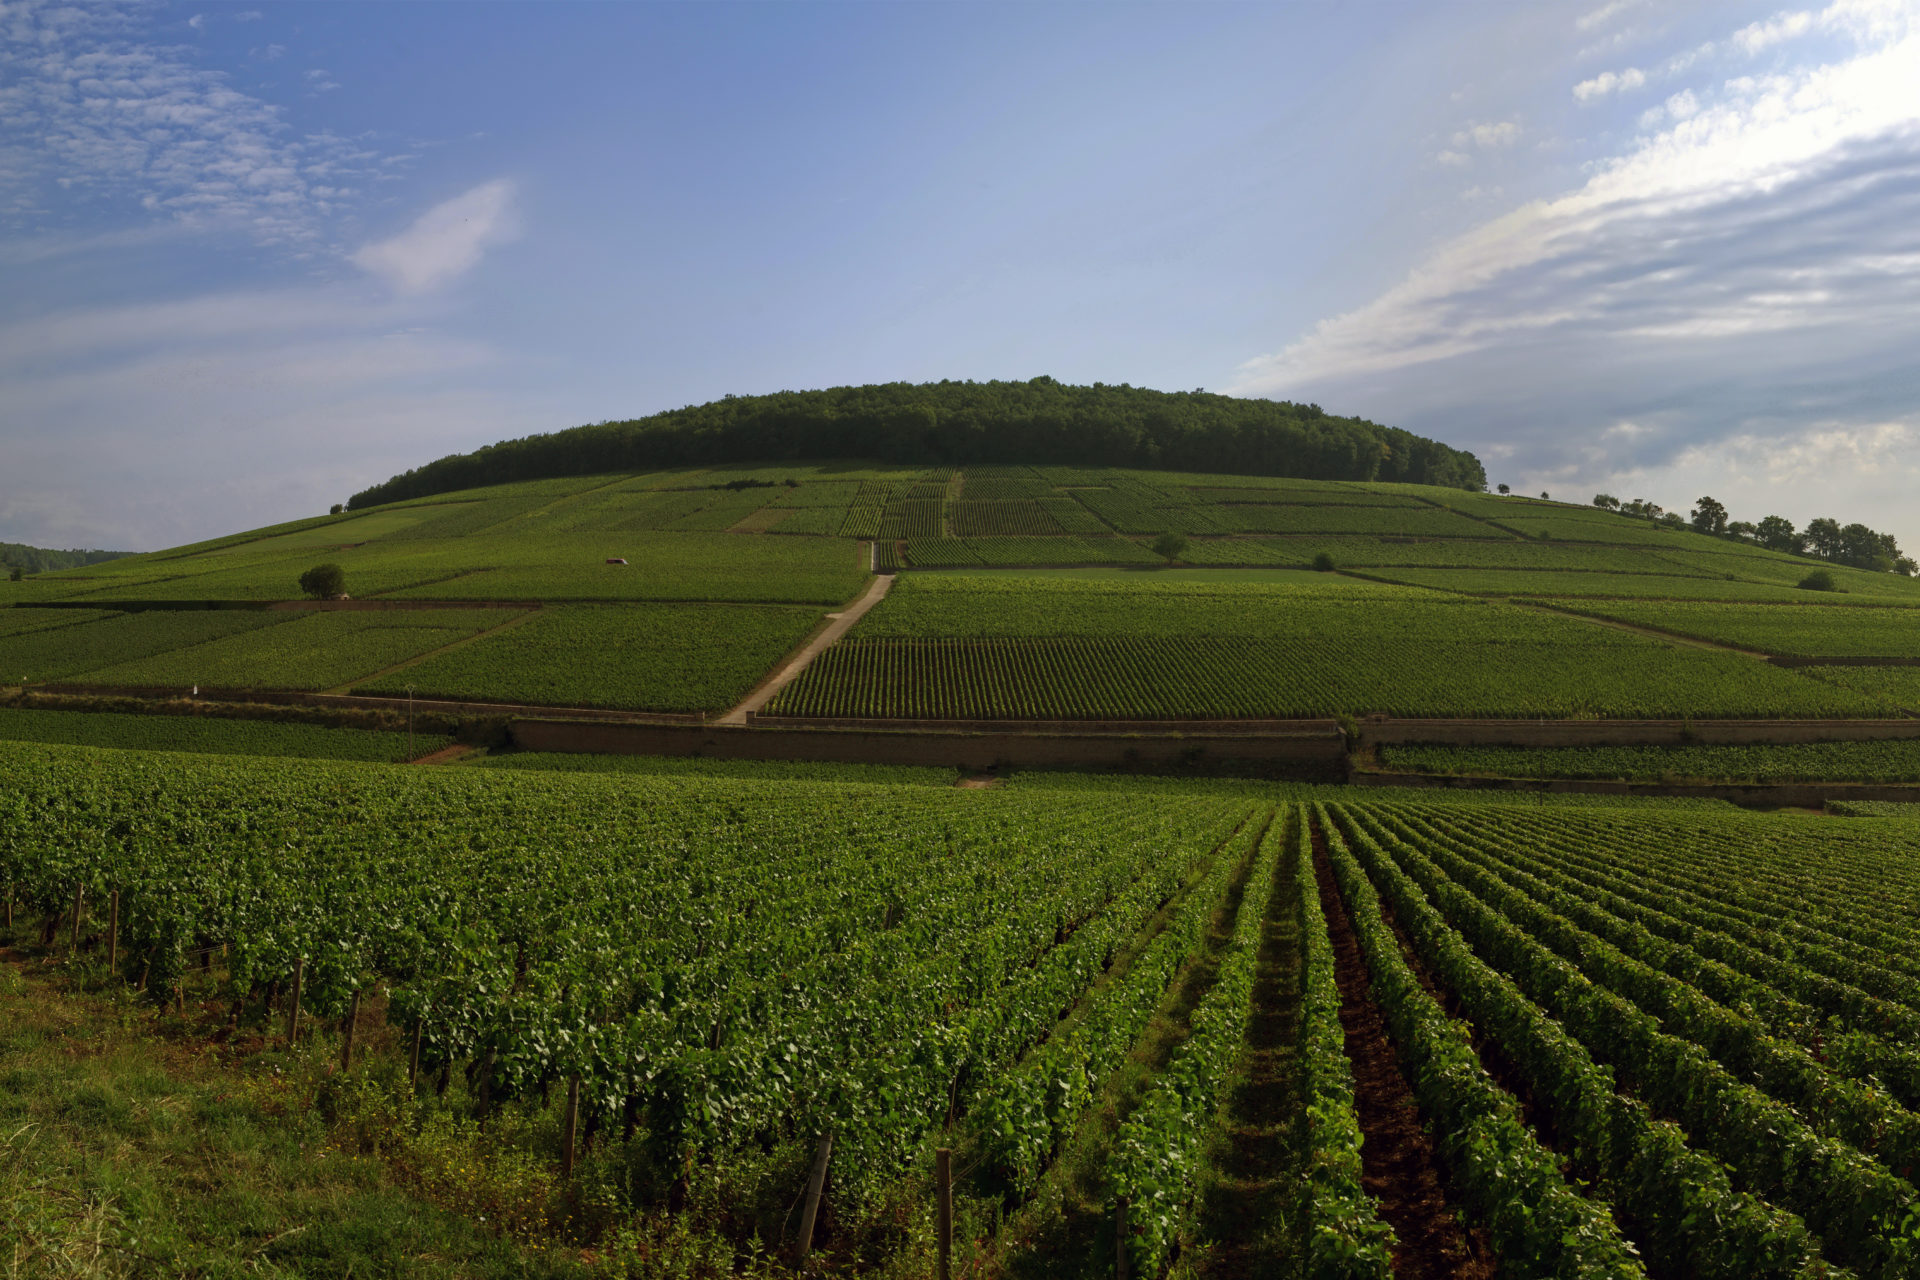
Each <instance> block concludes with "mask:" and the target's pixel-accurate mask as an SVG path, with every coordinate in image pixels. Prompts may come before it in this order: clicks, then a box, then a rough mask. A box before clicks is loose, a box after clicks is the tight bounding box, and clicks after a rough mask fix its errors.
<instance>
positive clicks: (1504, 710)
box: [0, 462, 1920, 720]
mask: <svg viewBox="0 0 1920 1280" xmlns="http://www.w3.org/2000/svg"><path fill="white" fill-rule="evenodd" d="M1167 531H1176V532H1178V533H1181V534H1183V535H1184V536H1185V545H1184V547H1183V548H1182V549H1181V550H1179V551H1178V553H1177V555H1178V560H1179V563H1178V565H1177V566H1176V567H1169V566H1168V564H1167V562H1166V560H1165V559H1164V558H1163V557H1161V556H1159V555H1157V554H1156V553H1155V551H1154V550H1153V543H1154V541H1155V537H1156V535H1158V534H1160V533H1163V532H1167ZM322 562H331V563H337V564H338V565H340V566H341V568H342V570H343V571H344V573H345V578H346V589H347V591H348V593H349V594H350V595H351V596H352V597H353V599H352V600H348V601H337V602H322V601H306V600H302V599H300V598H299V596H300V592H299V588H298V585H297V584H298V581H299V578H300V576H301V574H302V573H303V572H304V571H305V570H307V569H308V568H311V567H313V566H314V565H316V564H319V563H322ZM1316 563H1318V564H1321V565H1325V566H1329V567H1330V568H1331V570H1332V571H1331V572H1320V573H1316V572H1312V571H1311V567H1312V566H1314V565H1315V564H1316ZM1809 567H1811V566H1810V562H1809V561H1806V560H1803V559H1800V558H1796V557H1793V556H1787V555H1783V554H1779V553H1775V552H1769V551H1764V550H1761V549H1759V548H1757V547H1754V546H1752V545H1751V544H1748V543H1744V542H1741V541H1738V540H1733V539H1728V538H1716V537H1710V536H1707V535H1704V534H1699V533H1695V532H1692V531H1691V530H1686V529H1675V528H1671V527H1667V526H1662V525H1658V524H1655V523H1653V522H1650V521H1647V520H1643V519H1637V518H1633V517H1629V516H1623V515H1619V514H1614V513H1609V512H1605V511H1597V510H1594V509H1591V508H1581V507H1573V506H1569V505H1566V504H1556V503H1548V502H1538V501H1534V500H1531V499H1524V498H1506V497H1495V496H1492V495H1488V494H1482V493H1472V492H1466V491H1463V490H1459V489H1446V488H1437V487H1433V486H1421V485H1401V484H1388V483H1371V484H1361V483H1345V482H1335V481H1317V480H1300V479H1281V478H1261V477H1248V476H1238V475H1231V474H1223V473H1214V474H1194V473H1175V472H1164V471H1136V470H1121V469H1108V468H1093V467H1018V466H982V467H968V468H964V469H953V468H922V467H898V466H875V465H872V464H861V463H851V462H848V463H815V464H805V463H780V464H774V465H762V466H757V467H756V466H735V467H719V468H685V469H680V470H673V471H655V472H647V473H643V474H638V475H633V474H603V475H596V476H589V477H563V478H554V479H547V480H539V481H529V482H523V483H519V484H514V485H504V486H496V487H492V488H487V489H477V490H467V491H461V492H457V493H450V494H441V495H433V496H431V497H427V498H422V499H414V500H411V501H406V502H400V503H394V504H389V505H387V506H382V507H377V508H369V509H363V510H359V511H353V512H346V513H342V514H340V515H336V516H323V517H317V518H315V519H311V520H305V521H297V522H294V523H291V524H286V525H281V526H276V527H274V528H269V529H261V530H255V531H252V532H250V533H245V534H237V535H234V536H232V537H229V538H224V539H218V540H214V541H211V542H207V543H202V544H198V545H195V546H191V547H182V548H176V549H173V550H170V551H164V552H157V553H153V554H151V555H142V556H134V557H128V558H126V559H123V560H117V561H114V562H112V563H110V564H104V565H97V566H93V567H90V568H85V569H78V570H72V571H63V572H58V573H48V574H40V575H35V576H33V577H30V578H27V579H26V580H25V581H23V582H20V583H0V605H3V606H11V607H4V608H0V678H4V681H5V683H6V684H8V685H12V686H16V687H17V686H19V685H20V684H22V683H23V682H24V683H26V684H28V685H75V686H85V687H89V688H109V689H119V690H141V691H151V692H156V693H158V692H180V691H185V690H188V689H192V688H194V687H198V688H200V689H201V690H202V691H203V692H204V691H207V690H213V691H220V692H241V691H250V690H282V691H306V692H330V693H348V692H354V693H367V694H379V695H395V696H404V695H405V694H406V693H407V692H408V691H409V690H410V689H411V690H412V691H413V692H414V693H416V694H417V695H419V696H422V697H442V698H450V699H456V700H467V701H476V702H489V703H507V704H531V705H538V706H572V707H597V708H605V709H613V710H627V711H650V712H675V713H682V714H689V715H692V714H698V715H705V716H711V715H713V714H715V713H717V712H721V711H723V710H725V709H726V708H728V707H729V706H732V705H734V704H735V703H737V702H738V701H739V700H740V699H741V698H742V697H743V696H744V695H745V694H746V693H747V692H748V691H749V690H750V689H752V688H753V687H754V685H756V684H757V683H758V682H759V681H760V680H761V679H762V678H763V677H765V676H766V675H767V674H768V673H769V672H770V671H772V670H773V669H775V668H776V667H777V666H778V665H779V664H780V663H781V662H782V659H783V657H784V656H785V655H788V654H790V653H792V652H794V651H796V650H798V649H799V648H801V647H802V646H803V645H804V644H805V642H806V641H807V639H808V637H809V636H810V635H812V634H814V633H815V632H816V631H817V629H818V628H820V627H821V626H822V625H824V623H823V614H824V613H825V612H826V611H828V610H834V609H837V608H838V607H840V606H843V605H845V604H846V603H847V602H849V601H851V600H853V599H854V598H855V597H856V596H858V595H859V594H860V593H861V592H862V591H863V590H864V588H865V585H866V583H867V582H868V581H870V577H871V574H872V572H873V571H875V570H879V571H888V570H905V571H906V572H905V574H904V576H903V578H902V585H901V586H900V587H899V588H897V589H896V590H895V591H894V592H893V593H892V594H891V595H890V596H889V597H888V598H887V599H886V600H885V601H883V602H882V603H881V604H880V605H879V607H877V608H876V609H875V610H874V611H873V612H872V613H871V614H869V615H867V616H866V617H865V618H864V619H862V620H861V621H860V622H858V623H857V624H856V625H854V626H853V627H852V629H851V631H850V632H849V633H848V634H847V635H846V636H845V637H844V638H842V639H840V640H838V641H837V642H836V643H835V644H834V645H833V646H831V647H830V648H828V649H827V650H826V651H825V653H824V654H822V655H821V657H820V658H819V660H818V661H817V662H816V663H815V664H814V665H813V666H811V667H809V668H808V669H806V670H805V671H804V672H802V673H800V675H799V678H798V679H797V680H795V681H794V682H793V683H792V684H791V685H789V686H787V688H786V689H785V690H783V691H782V693H781V694H780V696H779V698H778V699H777V700H776V701H775V702H774V703H772V704H771V705H770V706H769V708H768V711H769V713H770V714H773V715H778V716H786V717H800V718H807V719H819V718H822V717H824V718H847V717H853V718H858V719H875V718H879V719H900V718H933V719H979V718H988V719H994V718H1014V719H1020V718H1031V717H1043V718H1058V719H1082V718H1098V719H1161V720H1179V719H1188V718H1195V717H1215V718H1243V717H1256V718H1264V717H1275V716H1282V717H1285V716H1327V715H1334V714H1350V715H1359V714H1366V713H1370V712H1386V713H1391V714H1398V715H1410V716H1476V717H1505V716H1527V717H1537V716H1653V717H1663V716H1676V717H1677V716H1689V715H1693V716H1794V717H1822V716H1898V715H1901V714H1903V709H1913V710H1920V679H1917V678H1916V677H1920V626H1916V625H1915V624H1916V623H1920V583H1916V582H1914V581H1912V580H1910V579H1906V578H1903V577H1899V576H1897V575H1893V574H1886V573H1867V572H1863V571H1858V570H1850V569H1845V568H1839V567H1834V568H1832V570H1831V572H1832V573H1833V575H1834V577H1835V580H1836V583H1837V585H1838V586H1839V587H1840V588H1841V590H1839V591H1835V592H1814V591H1806V590H1802V589H1800V588H1798V587H1797V586H1796V584H1797V583H1798V582H1799V581H1800V579H1801V578H1802V577H1803V576H1804V575H1805V573H1806V571H1807V570H1808V568H1809ZM923 570H941V572H921V571H923Z"/></svg>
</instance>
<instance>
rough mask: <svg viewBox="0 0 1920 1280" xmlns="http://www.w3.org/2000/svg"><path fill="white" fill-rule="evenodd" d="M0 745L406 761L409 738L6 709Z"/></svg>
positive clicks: (416, 745)
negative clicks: (18, 743)
mask: <svg viewBox="0 0 1920 1280" xmlns="http://www.w3.org/2000/svg"><path fill="white" fill-rule="evenodd" d="M0 741H7V742H45V743H59V744H62V745H65V746H82V747H116V748H119V749H121V750H130V751H190V752H198V753H205V754H212V755H230V756H300V757H307V758H311V759H316V760H373V761H387V762H392V761H399V760H405V759H406V758H407V743H408V738H407V735H406V734H405V733H390V732H382V731H378V730H367V729H329V728H324V727H322V726H319V725H306V724H276V723H273V722H270V721H263V720H228V719H218V718H215V717H211V716H180V715H144V714H116V713H113V712H99V711H46V710H30V709H22V708H16V707H7V708H4V709H0ZM452 742H453V739H452V738H449V737H447V736H445V735H444V734H432V733H421V734H418V735H416V736H415V737H414V739H413V750H414V754H415V755H416V756H421V755H426V754H427V753H429V752H433V751H438V750H439V749H440V748H442V747H445V746H448V745H450V744H451V743H452Z"/></svg>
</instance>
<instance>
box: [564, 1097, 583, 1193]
mask: <svg viewBox="0 0 1920 1280" xmlns="http://www.w3.org/2000/svg"><path fill="white" fill-rule="evenodd" d="M579 1132H580V1077H579V1076H569V1077H567V1122H566V1124H565V1125H564V1126H562V1130H561V1136H560V1176H561V1177H563V1178H571V1177H572V1176H573V1142H574V1138H575V1137H576V1136H577V1135H578V1134H579Z"/></svg>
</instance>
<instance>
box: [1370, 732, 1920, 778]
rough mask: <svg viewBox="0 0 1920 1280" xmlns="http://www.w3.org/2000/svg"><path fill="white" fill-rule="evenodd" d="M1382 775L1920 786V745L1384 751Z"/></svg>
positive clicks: (1408, 748)
mask: <svg viewBox="0 0 1920 1280" xmlns="http://www.w3.org/2000/svg"><path fill="white" fill-rule="evenodd" d="M1380 764H1381V767H1382V768H1385V769H1391V770H1395V771H1406V772H1413V773H1446V774H1482V775H1491V776H1494V777H1509V778H1619V779H1625V780H1628V781H1653V782H1657V781H1660V780H1662V779H1673V780H1684V779H1706V780H1712V781H1716V782H1920V742H1913V741H1894V742H1810V743H1802V744H1793V745H1778V746H1711V747H1708V746H1687V747H1452V746H1437V745H1432V744H1415V745H1409V746H1383V747H1382V748H1381V749H1380Z"/></svg>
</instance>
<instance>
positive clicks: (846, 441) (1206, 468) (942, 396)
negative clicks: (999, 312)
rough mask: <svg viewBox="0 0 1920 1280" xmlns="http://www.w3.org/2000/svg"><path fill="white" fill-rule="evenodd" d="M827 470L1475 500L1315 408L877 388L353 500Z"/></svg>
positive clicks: (618, 438) (1418, 443)
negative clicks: (1142, 472) (862, 462)
mask: <svg viewBox="0 0 1920 1280" xmlns="http://www.w3.org/2000/svg"><path fill="white" fill-rule="evenodd" d="M838 458H848V459H853V458H861V459H877V460H880V461H885V462H897V463H906V464H912V465H918V466H926V465H938V464H949V465H955V466H960V465H968V464H972V465H979V464H982V463H1050V464H1055V465H1060V464H1067V465H1075V466H1093V467H1140V468H1149V469H1161V470H1170V471H1198V472H1222V473H1234V474H1240V475H1269V476H1293V477H1300V478H1304V479H1319V480H1386V481H1403V482H1407V483H1411V484H1431V485H1444V486H1447V487H1450V488H1457V489H1471V490H1481V489H1485V488H1486V472H1485V471H1484V470H1483V469H1482V467H1481V465H1480V460H1479V459H1478V458H1476V457H1474V456H1473V455H1472V454H1471V453H1467V452H1465V451H1463V450H1459V449H1454V448H1451V447H1449V446H1447V445H1445V444H1441V443H1440V442H1439V441H1436V440H1429V439H1426V438H1425V437H1423V436H1417V435H1414V434H1413V433H1412V432H1410V431H1402V430H1400V429H1399V428H1397V427H1387V426H1382V425H1380V424H1379V423H1377V422H1369V421H1367V420H1366V419H1364V418H1345V417H1337V416H1335V415H1333V414H1329V413H1327V412H1325V411H1324V410H1323V409H1321V408H1320V406H1319V405H1316V404H1304V405H1303V404H1293V403H1290V402H1287V401H1282V400H1246V399H1241V398H1238V397H1235V396H1223V395H1212V394H1209V393H1207V392H1205V391H1151V390H1148V389H1147V388H1145V387H1133V386H1128V385H1125V384H1121V385H1119V386H1110V385H1107V384H1104V383H1095V384H1094V385H1093V386H1090V387H1080V386H1069V385H1067V384H1064V383H1061V382H1057V381H1055V380H1054V379H1052V378H1047V377H1040V378H1034V379H1032V380H1030V381H1027V382H952V381H947V382H935V383H922V384H914V383H906V382H889V383H883V384H879V385H873V386H864V387H833V388H830V389H828V390H824V391H781V392H777V393H775V394H773V395H764V396H727V397H726V398H725V399H721V400H714V401H711V402H709V403H707V404H703V405H689V406H687V407H686V408H684V409H671V410H668V411H666V412H664V413H656V414H653V415H652V416H650V417H645V418H635V419H632V420H629V421H625V422H601V423H596V424H594V425H591V426H582V427H574V428H571V429H569V430H566V431H556V432H551V433H548V434H544V435H534V436H527V437H525V438H523V439H519V440H506V441H502V442H500V443H499V444H494V445H489V446H487V447H485V448H482V449H476V450H474V451H473V452H472V453H464V454H453V455H450V456H448V457H445V458H441V459H439V460H438V461H436V462H430V463H427V464H426V465H425V466H422V467H416V468H414V469H413V470H411V471H408V472H406V473H405V474H403V475H398V476H395V477H393V478H392V479H391V480H388V481H387V482H386V483H384V484H377V485H374V486H373V487H372V488H370V489H367V490H365V491H363V492H361V493H357V494H355V495H354V496H353V499H352V500H351V501H350V502H349V503H348V504H347V505H348V506H349V507H352V508H355V509H359V508H363V507H371V506H378V505H380V504H382V503H387V502H398V501H401V500H403V499H407V498H419V497H425V496H428V495H430V494H436V493H451V492H453V491H455V490H459V489H472V488H477V487H479V486H482V485H490V484H501V483H505V482H508V481H514V480H531V479H539V478H544V477H548V476H567V475H592V474H596V473H600V472H612V471H645V470H652V469H658V468H664V467H684V466H714V465H721V464H726V463H733V462H781V461H800V460H811V461H818V460H827V459H838Z"/></svg>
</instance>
